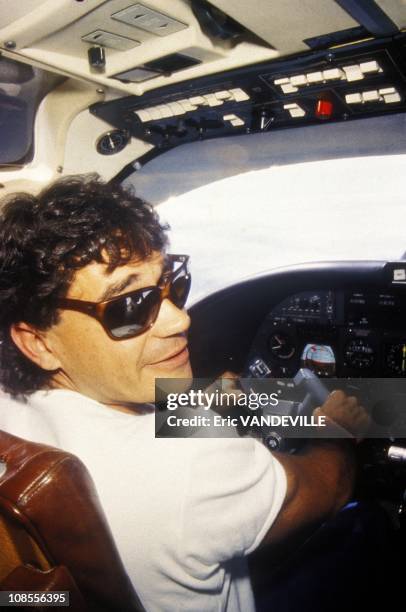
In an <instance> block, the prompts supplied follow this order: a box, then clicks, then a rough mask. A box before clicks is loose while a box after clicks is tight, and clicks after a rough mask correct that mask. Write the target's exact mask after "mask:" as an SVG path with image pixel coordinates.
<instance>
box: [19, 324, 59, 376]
mask: <svg viewBox="0 0 406 612" xmlns="http://www.w3.org/2000/svg"><path fill="white" fill-rule="evenodd" d="M10 335H11V337H12V339H13V342H14V344H16V346H17V347H18V348H19V349H20V351H21V352H22V353H23V354H24V355H25V356H26V357H28V359H30V360H31V361H33V362H34V363H36V364H37V365H38V366H39V367H40V368H42V369H43V370H57V369H58V368H59V367H60V363H59V360H58V358H57V357H56V356H55V355H54V354H53V352H52V351H51V350H50V348H49V347H48V344H47V342H46V338H45V332H42V331H40V330H38V329H37V328H36V327H34V326H33V325H30V324H29V323H24V322H20V323H13V325H12V326H11V328H10Z"/></svg>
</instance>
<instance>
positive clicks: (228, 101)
mask: <svg viewBox="0 0 406 612" xmlns="http://www.w3.org/2000/svg"><path fill="white" fill-rule="evenodd" d="M405 110H406V34H400V35H398V36H396V37H394V38H387V39H380V40H367V41H364V42H361V43H356V44H351V45H347V46H343V47H337V48H335V49H329V50H325V51H317V52H309V53H307V54H304V55H303V54H302V55H300V56H292V57H290V58H288V59H284V60H283V61H281V60H278V61H272V62H267V63H262V64H258V65H256V66H249V67H245V68H241V69H238V70H234V71H231V72H229V73H227V74H222V75H216V76H211V77H205V78H201V79H196V80H194V81H193V82H190V83H188V84H182V83H180V84H178V85H174V86H169V87H165V88H160V89H156V90H154V92H150V93H146V94H144V95H143V96H142V97H135V96H129V97H126V98H121V99H119V100H114V101H111V102H107V103H100V104H96V105H94V106H93V107H92V109H91V112H92V113H93V114H94V115H97V116H98V117H100V118H102V119H103V120H105V121H107V122H108V123H110V124H111V125H113V126H115V127H117V128H120V129H126V130H129V131H130V132H131V134H132V135H133V136H134V137H136V138H139V139H141V140H144V141H146V142H148V143H151V144H153V145H154V146H155V147H158V148H159V149H167V148H171V147H174V146H176V145H178V144H182V143H184V142H190V141H193V140H198V139H206V138H214V137H217V136H226V135H233V134H241V133H250V132H263V131H269V130H274V129H278V128H288V127H294V126H304V125H311V124H316V123H320V122H329V121H348V120H352V119H358V118H362V117H370V116H373V115H382V114H385V113H399V112H404V111H405Z"/></svg>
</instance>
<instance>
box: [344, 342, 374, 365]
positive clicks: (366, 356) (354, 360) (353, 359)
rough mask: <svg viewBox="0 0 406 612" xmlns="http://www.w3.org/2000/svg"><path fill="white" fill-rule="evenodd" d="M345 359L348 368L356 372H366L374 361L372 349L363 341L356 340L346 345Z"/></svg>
mask: <svg viewBox="0 0 406 612" xmlns="http://www.w3.org/2000/svg"><path fill="white" fill-rule="evenodd" d="M345 358H346V360H347V363H348V365H349V366H351V367H353V368H356V369H357V370H366V369H368V368H370V367H372V365H373V363H374V361H375V354H374V349H373V347H372V346H371V345H370V344H369V343H368V342H366V341H365V340H361V339H360V338H357V339H354V340H351V342H349V343H348V344H347V347H346V349H345Z"/></svg>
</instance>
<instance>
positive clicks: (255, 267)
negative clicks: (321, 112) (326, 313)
mask: <svg viewBox="0 0 406 612" xmlns="http://www.w3.org/2000/svg"><path fill="white" fill-rule="evenodd" d="M405 136H406V123H405V118H404V116H403V115H391V116H387V117H378V118H373V119H367V120H366V119H364V120H360V121H353V122H350V123H347V124H339V125H322V126H316V127H307V128H298V129H293V130H281V131H278V132H273V133H266V134H259V135H251V136H249V137H247V136H241V137H234V138H223V139H218V140H211V141H205V142H200V143H193V144H189V145H184V146H181V147H178V148H176V149H173V150H171V151H170V152H168V153H166V154H165V155H160V156H159V157H158V158H156V159H155V160H153V161H152V162H150V163H149V164H147V165H146V166H145V167H144V168H142V169H141V170H139V171H138V172H134V173H133V174H132V175H131V176H130V177H129V178H128V179H127V181H126V182H127V183H131V184H132V185H134V186H135V188H136V190H137V192H138V194H139V195H141V196H143V197H145V198H147V199H148V200H150V201H151V202H152V203H154V204H155V205H158V211H159V214H160V216H161V218H162V219H164V220H165V221H167V222H169V224H170V226H171V247H172V249H173V250H174V251H175V252H181V253H183V252H185V253H189V254H190V255H191V258H192V265H193V268H192V269H193V272H194V282H193V287H192V302H193V301H195V300H197V299H198V298H201V297H203V296H204V295H207V294H209V293H210V292H212V291H215V290H217V289H220V288H222V287H224V286H226V285H228V284H230V283H233V282H237V281H239V280H242V279H244V278H246V277H248V276H252V275H253V274H257V273H261V272H263V271H265V270H269V269H271V268H275V267H279V266H285V265H289V264H297V263H303V262H310V261H323V260H357V259H360V260H363V259H369V260H370V259H385V260H386V259H388V260H396V259H400V258H401V257H402V255H403V253H404V252H405V250H406V241H405V234H404V227H405V223H406V209H405V207H404V195H403V191H404V180H403V178H402V177H403V173H404V167H405V164H406V138H405Z"/></svg>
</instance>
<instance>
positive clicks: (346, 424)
mask: <svg viewBox="0 0 406 612" xmlns="http://www.w3.org/2000/svg"><path fill="white" fill-rule="evenodd" d="M313 414H314V416H316V417H318V416H326V417H327V418H328V419H329V420H330V421H332V424H336V425H338V426H339V427H342V428H343V429H345V430H346V431H347V432H348V433H349V434H351V435H353V436H354V437H356V438H359V437H361V436H363V435H365V432H366V430H367V429H368V426H369V423H370V417H369V415H368V413H367V412H366V410H365V408H364V407H363V406H361V405H360V404H359V403H358V400H357V398H356V397H354V396H352V395H351V396H348V395H346V394H345V393H344V392H343V391H341V390H336V391H333V392H332V393H330V395H329V396H328V398H327V400H326V401H325V402H324V404H323V405H322V406H320V407H319V408H316V409H315V410H314V412H313Z"/></svg>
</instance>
